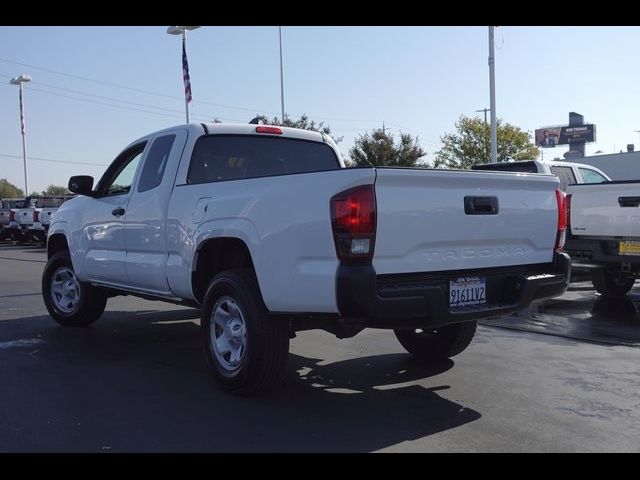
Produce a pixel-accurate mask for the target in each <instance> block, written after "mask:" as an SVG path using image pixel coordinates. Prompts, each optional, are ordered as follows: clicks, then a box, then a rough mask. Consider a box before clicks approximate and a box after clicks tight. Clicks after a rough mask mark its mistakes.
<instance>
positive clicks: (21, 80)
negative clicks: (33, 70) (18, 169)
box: [9, 74, 31, 197]
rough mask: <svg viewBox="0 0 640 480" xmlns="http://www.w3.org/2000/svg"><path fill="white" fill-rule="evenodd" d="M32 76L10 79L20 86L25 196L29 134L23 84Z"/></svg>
mask: <svg viewBox="0 0 640 480" xmlns="http://www.w3.org/2000/svg"><path fill="white" fill-rule="evenodd" d="M30 81H31V77H30V76H29V75H26V74H23V75H20V76H19V77H14V78H12V79H11V80H9V83H11V84H12V85H18V86H19V87H20V132H21V133H22V160H23V165H24V196H25V197H26V196H27V195H29V179H28V176H27V134H26V131H25V128H24V87H23V84H24V83H26V82H30Z"/></svg>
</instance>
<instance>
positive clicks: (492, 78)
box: [489, 26, 498, 163]
mask: <svg viewBox="0 0 640 480" xmlns="http://www.w3.org/2000/svg"><path fill="white" fill-rule="evenodd" d="M494 28H495V27H493V26H490V27H489V90H490V96H491V98H490V105H489V108H491V163H496V162H497V161H498V135H497V126H496V74H495V55H494V45H493V43H494V42H493V30H494Z"/></svg>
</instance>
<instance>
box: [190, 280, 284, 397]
mask: <svg viewBox="0 0 640 480" xmlns="http://www.w3.org/2000/svg"><path fill="white" fill-rule="evenodd" d="M200 325H201V329H202V340H203V343H204V352H205V357H206V359H207V363H208V364H209V367H210V368H211V371H212V372H213V375H214V377H215V378H216V380H217V381H218V382H219V383H220V384H221V385H222V386H223V387H224V388H226V389H227V390H229V391H231V392H232V393H235V394H238V395H256V394H258V393H261V392H263V391H265V390H268V389H271V388H273V387H275V386H277V385H278V384H280V383H281V382H282V380H283V377H284V373H285V368H286V364H287V357H288V354H289V328H288V323H287V322H285V321H283V320H282V319H276V318H271V317H269V315H268V313H267V309H266V307H265V306H264V303H263V301H262V297H261V295H260V290H259V288H258V284H257V281H256V279H255V275H254V274H253V272H251V271H249V270H240V269H238V270H230V271H226V272H222V273H220V274H218V275H216V277H215V278H214V279H213V280H212V281H211V283H210V284H209V288H208V289H207V293H206V294H205V299H204V307H203V309H202V317H201V321H200Z"/></svg>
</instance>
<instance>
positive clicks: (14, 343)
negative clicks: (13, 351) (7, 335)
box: [0, 338, 42, 350]
mask: <svg viewBox="0 0 640 480" xmlns="http://www.w3.org/2000/svg"><path fill="white" fill-rule="evenodd" d="M40 343H42V340H40V339H38V338H22V339H19V340H9V341H8V342H0V350H3V349H7V348H20V347H30V346H32V345H38V344H40Z"/></svg>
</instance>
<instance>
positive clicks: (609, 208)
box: [567, 181, 640, 238]
mask: <svg viewBox="0 0 640 480" xmlns="http://www.w3.org/2000/svg"><path fill="white" fill-rule="evenodd" d="M567 194H571V234H572V235H575V236H585V235H589V236H600V237H637V238H640V207H638V206H630V207H622V206H621V205H620V203H619V199H620V198H633V197H640V181H639V182H620V183H618V182H612V183H602V184H592V185H581V186H569V188H568V189H567Z"/></svg>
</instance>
